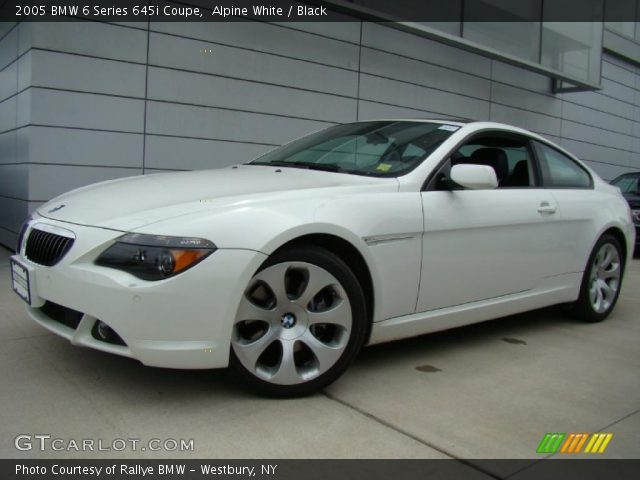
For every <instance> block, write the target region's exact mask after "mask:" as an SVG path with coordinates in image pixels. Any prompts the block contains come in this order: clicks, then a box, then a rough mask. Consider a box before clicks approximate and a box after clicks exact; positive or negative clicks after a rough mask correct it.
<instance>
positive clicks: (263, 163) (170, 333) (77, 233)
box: [11, 120, 635, 396]
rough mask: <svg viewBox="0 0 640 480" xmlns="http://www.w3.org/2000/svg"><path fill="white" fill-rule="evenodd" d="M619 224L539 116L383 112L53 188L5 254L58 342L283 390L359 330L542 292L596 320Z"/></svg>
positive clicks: (612, 273)
mask: <svg viewBox="0 0 640 480" xmlns="http://www.w3.org/2000/svg"><path fill="white" fill-rule="evenodd" d="M634 236H635V231H634V227H633V223H632V220H631V214H630V210H629V207H628V205H627V202H626V201H625V200H624V198H623V197H622V195H621V193H620V191H619V190H618V189H617V188H616V187H613V186H610V185H608V184H607V183H605V182H604V181H603V180H602V179H600V177H598V175H597V174H596V173H594V172H593V171H592V170H590V169H589V168H588V167H586V166H585V165H583V164H582V163H581V162H580V161H579V160H578V159H576V158H575V157H574V156H573V155H571V154H570V153H568V152H567V151H565V150H564V149H562V148H560V147H558V146H557V145H554V144H552V143H550V142H549V141H548V140H546V139H544V138H542V137H540V136H538V135H535V134H533V133H530V132H528V131H526V130H522V129H519V128H515V127H511V126H507V125H502V124H497V123H489V122H469V123H465V122H456V121H440V120H426V121H422V120H420V121H418V120H388V121H387V120H381V121H366V122H358V123H351V124H345V125H337V126H333V127H330V128H328V129H326V130H323V131H321V132H318V133H314V134H311V135H308V136H306V137H303V138H302V139H299V140H297V141H294V142H293V143H290V144H288V145H285V146H283V147H280V148H277V149H275V150H273V151H271V152H270V153H268V154H266V155H264V156H263V157H261V158H258V159H257V160H254V161H252V162H249V163H245V164H239V165H235V166H232V167H228V168H223V169H217V170H209V171H193V172H180V173H169V174H156V175H146V176H139V177H133V178H125V179H120V180H113V181H109V182H104V183H100V184H97V185H92V186H88V187H84V188H80V189H78V190H74V191H73V192H70V193H67V194H64V195H62V196H60V197H58V198H56V199H54V200H52V201H51V202H49V203H47V204H46V205H44V206H42V207H41V208H39V209H38V210H37V212H35V213H34V214H33V215H32V216H31V217H30V218H29V219H28V220H27V222H26V223H25V224H24V227H23V228H22V231H21V233H20V238H19V245H18V252H17V254H16V255H15V256H13V257H12V259H11V262H12V268H11V273H12V283H13V288H14V290H15V291H16V292H17V293H18V295H20V296H21V297H22V298H23V299H24V300H25V301H26V302H27V304H28V306H27V312H28V314H29V315H30V316H31V317H32V318H33V319H34V320H35V321H36V322H38V323H40V324H41V325H42V326H44V327H45V328H47V329H49V330H51V331H52V332H54V333H56V334H58V335H60V336H62V337H65V338H67V339H69V340H70V341H71V343H72V344H74V345H78V346H84V347H91V348H95V349H98V350H102V351H105V352H110V353H114V354H117V355H124V356H126V357H131V358H134V359H137V360H139V361H140V362H142V363H143V364H145V365H153V366H159V367H171V368H189V369H193V368H219V367H227V366H231V367H232V368H233V369H234V370H235V372H236V374H237V375H238V376H239V377H240V378H242V379H243V381H244V382H246V383H247V384H249V385H250V386H252V387H254V388H255V389H257V390H259V391H261V392H262V393H265V394H269V395H276V396H297V395H305V394H309V393H311V392H314V391H316V390H318V389H320V388H322V387H324V386H326V385H327V384H329V383H330V382H332V381H334V380H335V379H336V378H338V377H339V376H340V374H342V373H343V372H344V370H345V369H346V368H347V366H348V365H349V363H350V362H351V361H352V360H353V359H354V357H355V356H356V355H357V353H358V351H359V350H360V349H361V348H362V347H363V345H365V344H376V343H381V342H387V341H390V340H396V339H400V338H404V337H411V336H415V335H421V334H424V333H428V332H434V331H437V330H443V329H447V328H452V327H458V326H461V325H466V324H470V323H474V322H480V321H483V320H488V319H492V318H496V317H501V316H505V315H511V314H515V313H518V312H523V311H526V310H531V309H536V308H540V307H545V306H549V305H555V304H568V307H569V309H570V310H571V311H572V312H573V313H574V314H575V315H577V316H579V317H580V318H582V319H584V320H585V321H588V322H595V321H600V320H603V319H604V318H605V317H606V316H607V315H608V314H609V313H610V312H611V310H612V309H613V307H614V305H615V303H616V300H617V298H618V294H619V293H620V287H621V284H622V278H623V274H624V269H625V264H626V263H627V262H628V261H629V260H630V258H631V255H632V251H633V248H632V247H633V245H634V241H635V239H634Z"/></svg>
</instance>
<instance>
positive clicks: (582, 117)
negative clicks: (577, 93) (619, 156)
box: [562, 102, 634, 134]
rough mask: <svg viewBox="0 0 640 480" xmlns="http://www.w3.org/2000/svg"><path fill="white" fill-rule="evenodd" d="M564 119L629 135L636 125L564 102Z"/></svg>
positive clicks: (620, 118) (624, 119)
mask: <svg viewBox="0 0 640 480" xmlns="http://www.w3.org/2000/svg"><path fill="white" fill-rule="evenodd" d="M562 117H563V118H565V119H566V120H572V121H574V122H579V123H584V124H586V125H591V126H593V127H598V128H603V129H606V130H614V131H617V132H620V133H627V134H631V133H632V128H633V125H634V122H633V121H631V120H629V119H626V118H622V117H618V116H616V115H611V114H609V113H604V112H600V111H598V110H593V109H592V108H589V107H583V106H582V105H576V104H575V103H569V102H564V104H563V106H562Z"/></svg>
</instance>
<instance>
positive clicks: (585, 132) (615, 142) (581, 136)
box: [562, 120, 631, 151]
mask: <svg viewBox="0 0 640 480" xmlns="http://www.w3.org/2000/svg"><path fill="white" fill-rule="evenodd" d="M562 136H563V138H569V139H571V140H579V141H582V142H587V143H592V144H595V145H600V146H603V147H611V148H618V149H620V150H626V151H631V136H630V135H623V134H620V133H614V132H609V131H606V130H602V129H599V128H596V127H588V126H586V125H582V124H579V123H574V122H571V121H569V120H563V121H562Z"/></svg>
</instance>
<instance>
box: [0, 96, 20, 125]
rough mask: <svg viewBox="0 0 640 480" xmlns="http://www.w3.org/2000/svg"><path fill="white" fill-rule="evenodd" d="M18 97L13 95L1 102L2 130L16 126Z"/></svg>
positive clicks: (0, 123) (0, 122) (0, 117)
mask: <svg viewBox="0 0 640 480" xmlns="http://www.w3.org/2000/svg"><path fill="white" fill-rule="evenodd" d="M17 109H18V99H17V98H16V97H11V98H8V99H6V100H5V101H3V102H1V103H0V132H6V131H7V130H11V129H13V128H16V115H17Z"/></svg>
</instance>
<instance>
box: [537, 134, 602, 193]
mask: <svg viewBox="0 0 640 480" xmlns="http://www.w3.org/2000/svg"><path fill="white" fill-rule="evenodd" d="M535 145H536V149H537V151H538V158H539V160H540V170H541V171H542V180H543V182H544V185H545V186H547V187H559V188H589V187H591V176H590V175H589V174H588V173H587V171H586V170H585V169H584V168H582V167H581V166H580V165H578V164H577V163H576V162H575V161H574V160H573V159H571V158H569V157H567V156H566V155H565V154H564V153H562V152H560V151H558V150H556V149H555V148H552V147H549V146H548V145H545V144H544V143H540V142H535Z"/></svg>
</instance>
